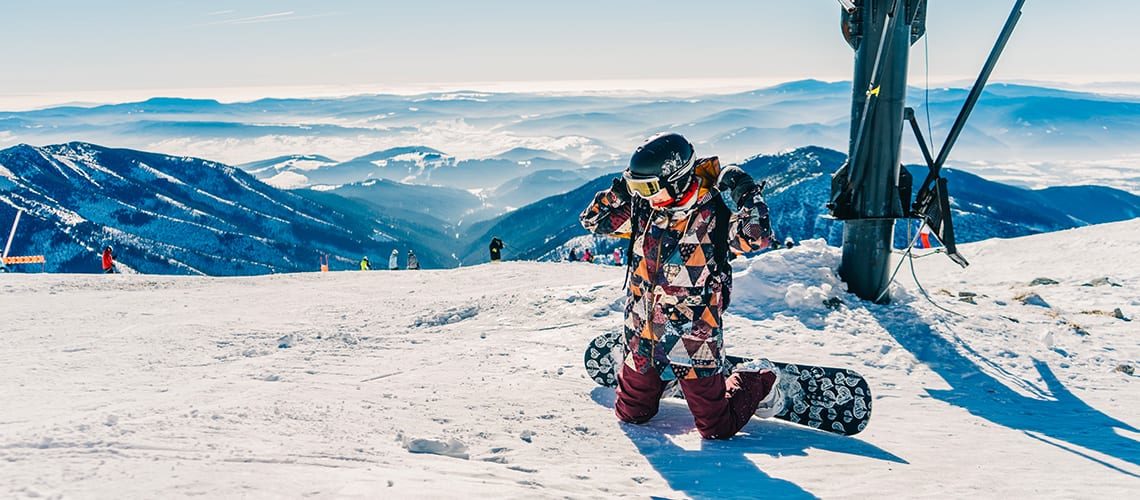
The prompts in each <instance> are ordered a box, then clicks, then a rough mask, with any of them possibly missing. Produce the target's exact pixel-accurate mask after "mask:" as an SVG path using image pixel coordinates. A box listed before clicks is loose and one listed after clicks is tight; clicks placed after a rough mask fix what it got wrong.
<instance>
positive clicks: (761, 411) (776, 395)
mask: <svg viewBox="0 0 1140 500" xmlns="http://www.w3.org/2000/svg"><path fill="white" fill-rule="evenodd" d="M733 372H734V373H742V372H743V373H757V374H760V376H761V384H760V385H761V390H767V392H766V393H765V394H764V397H763V399H761V400H760V404H759V405H758V406H757V407H756V412H755V413H754V414H755V415H756V416H757V417H760V418H771V417H774V416H776V415H777V414H779V413H780V412H781V411H783V410H784V399H785V398H784V391H783V390H781V389H780V370H779V369H777V368H776V366H775V365H773V364H772V362H771V361H768V360H767V359H765V358H756V359H754V360H752V361H749V362H747V363H744V364H742V365H737V366H736V368H735V369H733Z"/></svg>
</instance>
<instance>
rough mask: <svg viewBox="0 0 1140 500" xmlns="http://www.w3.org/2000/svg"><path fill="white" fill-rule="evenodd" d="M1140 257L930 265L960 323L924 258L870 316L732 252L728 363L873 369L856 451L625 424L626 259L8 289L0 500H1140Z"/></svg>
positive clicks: (753, 427) (818, 281)
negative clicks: (621, 352)
mask: <svg viewBox="0 0 1140 500" xmlns="http://www.w3.org/2000/svg"><path fill="white" fill-rule="evenodd" d="M1137 245H1140V220H1135V221H1130V222H1124V223H1117V224H1110V225H1102V226H1093V227H1087V228H1082V229H1077V230H1072V231H1066V232H1060V233H1053V234H1046V235H1038V236H1033V237H1028V238H1022V239H1015V240H991V241H985V242H980V243H977V244H970V245H963V246H962V252H963V253H964V254H965V255H966V256H967V258H969V259H970V261H971V262H972V263H973V265H972V266H971V267H969V268H967V269H966V270H961V269H960V268H958V267H957V266H956V265H954V264H953V263H951V262H949V260H947V259H945V257H943V256H933V257H930V258H922V259H919V260H918V261H917V265H916V271H917V275H918V277H919V278H920V279H921V281H922V283H923V285H924V286H925V289H926V290H927V291H929V292H930V294H931V296H932V298H933V300H934V301H936V302H937V303H938V304H939V305H940V306H941V307H944V308H946V309H948V310H951V311H954V312H953V313H951V312H947V311H944V310H942V309H939V308H938V307H935V306H934V305H933V304H931V303H930V302H927V301H926V299H925V298H923V297H922V294H921V293H920V291H919V290H918V289H917V288H916V287H915V285H914V283H913V280H912V279H911V278H910V273H909V269H907V268H905V267H904V270H903V272H900V274H899V275H900V279H899V282H898V284H896V285H894V286H893V287H892V291H891V293H892V297H893V299H894V302H893V304H891V305H882V306H880V305H872V304H869V303H866V302H862V301H859V300H856V299H854V298H853V297H852V296H849V295H847V294H846V293H844V292H843V285H842V283H841V282H839V281H838V280H837V278H836V276H835V272H834V266H835V265H836V263H837V262H838V259H839V250H838V249H836V248H830V247H826V246H824V245H823V244H822V243H820V242H810V241H809V242H805V243H804V244H803V245H801V246H799V247H796V248H794V249H791V250H779V251H774V252H770V253H767V254H763V255H760V256H758V257H755V258H753V259H750V260H739V261H738V262H736V263H735V265H736V268H737V270H738V273H737V276H736V281H735V282H736V288H735V289H734V292H733V299H732V300H733V302H732V305H731V307H730V311H732V312H733V314H731V315H729V316H728V317H727V318H726V321H725V323H726V325H725V327H726V334H725V335H726V340H727V344H728V350H729V352H730V353H735V354H740V355H746V356H756V355H765V356H768V357H770V358H772V359H777V360H785V361H799V362H804V363H817V364H824V365H829V366H844V367H850V368H853V369H855V370H857V371H859V372H860V373H862V374H863V375H864V376H866V377H867V378H868V380H869V381H870V382H871V384H872V388H873V390H874V392H875V401H874V404H875V406H874V416H873V418H872V420H871V423H870V425H869V427H868V429H867V430H866V431H865V432H864V433H862V434H860V435H858V436H855V437H850V438H844V437H838V436H833V435H830V434H826V433H820V432H817V431H813V430H810V429H804V428H799V427H796V426H792V425H789V424H785V423H782V422H773V421H762V420H760V419H753V421H752V422H751V423H750V424H749V425H748V426H747V427H746V428H745V429H744V432H743V433H742V434H741V435H739V436H737V437H736V438H734V439H733V440H731V441H727V442H703V441H701V440H700V438H699V436H698V435H697V433H696V432H695V430H694V429H693V424H692V420H691V417H690V415H689V413H688V410H687V408H686V407H685V406H684V404H683V402H677V401H667V402H665V403H663V405H662V411H661V413H660V414H659V415H658V417H657V418H656V419H654V420H653V421H652V422H650V423H649V424H647V425H644V426H632V425H624V424H619V423H618V422H617V421H616V420H615V418H614V417H613V414H612V403H613V391H611V390H608V389H603V388H598V387H595V385H594V384H593V382H592V381H590V380H589V379H587V378H585V377H584V375H583V369H582V366H581V364H582V352H583V348H584V345H585V344H586V342H587V341H588V340H589V339H591V338H592V337H594V336H596V335H598V334H600V333H603V332H606V331H612V330H615V329H617V328H620V324H621V313H620V311H618V310H616V309H620V305H621V303H622V300H621V298H622V296H623V291H622V278H623V276H622V272H621V270H620V269H619V268H615V267H611V266H598V265H590V264H582V263H533V262H528V263H517V262H506V263H501V264H497V265H482V266H474V267H466V268H460V269H455V270H448V271H419V272H412V271H396V272H389V271H373V272H334V273H310V274H292V275H271V276H261V277H256V278H206V277H165V276H145V275H129V276H128V275H115V276H80V275H70V276H67V275H30V274H17V275H0V299H2V303H3V304H4V319H5V323H4V324H5V345H4V348H3V349H0V394H3V399H4V405H3V411H0V464H3V465H0V496H5V497H11V496H19V497H23V496H37V495H38V496H52V495H63V496H83V497H87V496H95V497H129V498H136V497H151V498H152V497H173V496H190V495H195V496H198V495H202V496H206V497H225V496H234V495H245V496H256V497H265V496H289V497H295V496H301V495H308V496H320V497H346V496H356V497H387V498H406V497H433V498H439V497H459V496H461V497H480V498H492V497H493V498H503V497H511V498H515V497H526V498H535V497H542V498H549V497H575V498H577V497H594V498H602V497H605V498H610V497H617V496H635V497H641V498H644V497H651V496H655V497H667V498H680V497H694V498H756V497H778V498H784V497H797V498H798V497H812V496H818V497H825V498H833V497H843V498H859V497H885V498H913V497H946V496H954V497H959V496H960V497H982V498H995V497H996V498H1000V497H1009V498H1023V497H1027V496H1033V497H1051V498H1072V497H1081V498H1089V497H1122V498H1124V497H1132V496H1135V492H1136V491H1137V487H1138V486H1140V441H1138V440H1140V430H1137V428H1136V426H1137V425H1140V395H1138V392H1137V390H1136V384H1137V383H1140V381H1138V380H1137V378H1136V376H1135V375H1134V374H1129V373H1127V371H1129V370H1128V369H1127V368H1124V367H1131V371H1132V372H1133V373H1135V368H1136V367H1137V365H1138V364H1140V342H1138V341H1137V340H1136V336H1135V335H1136V334H1135V326H1134V325H1136V324H1137V323H1136V322H1135V321H1126V320H1124V319H1119V318H1117V317H1115V311H1114V310H1115V309H1121V315H1122V316H1124V317H1125V318H1136V317H1137V316H1140V292H1138V289H1140V265H1138V264H1140V262H1138V261H1140V257H1136V256H1135V255H1136V253H1135V252H1134V251H1133V249H1134V248H1136V247H1137ZM904 277H905V279H904ZM1037 278H1047V280H1037ZM1035 280H1037V281H1036V283H1037V284H1031V283H1033V282H1034V281H1035ZM1048 280H1053V281H1056V282H1057V283H1055V284H1049V281H1048ZM1086 285H1087V286H1086ZM1114 285H1119V286H1114ZM1028 294H1036V295H1038V296H1039V297H1040V298H1041V299H1042V300H1043V301H1044V302H1045V303H1046V304H1047V305H1048V306H1047V307H1044V306H1037V305H1025V304H1022V303H1021V302H1019V301H1018V300H1017V299H1016V297H1019V296H1027V295H1028ZM832 299H834V300H832ZM965 299H969V301H966V300H965ZM823 301H828V302H830V303H831V305H830V306H826V305H822V302H823ZM971 302H972V303H971ZM615 306H616V307H615ZM1082 332H1083V333H1082ZM283 346H284V347H283Z"/></svg>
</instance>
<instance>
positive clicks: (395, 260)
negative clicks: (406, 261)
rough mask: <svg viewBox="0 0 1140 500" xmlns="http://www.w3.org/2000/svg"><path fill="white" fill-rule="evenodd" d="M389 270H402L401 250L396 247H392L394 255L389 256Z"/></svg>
mask: <svg viewBox="0 0 1140 500" xmlns="http://www.w3.org/2000/svg"><path fill="white" fill-rule="evenodd" d="M388 270H389V271H399V270H400V251H399V250H396V249H395V248H393V249H392V256H391V257H388Z"/></svg>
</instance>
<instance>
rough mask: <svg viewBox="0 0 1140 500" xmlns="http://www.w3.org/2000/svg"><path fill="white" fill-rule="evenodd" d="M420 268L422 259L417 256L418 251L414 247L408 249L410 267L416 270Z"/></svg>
mask: <svg viewBox="0 0 1140 500" xmlns="http://www.w3.org/2000/svg"><path fill="white" fill-rule="evenodd" d="M419 268H420V259H418V258H416V253H415V252H413V251H412V249H410V248H409V249H408V269H410V270H412V271H416V270H418V269H419Z"/></svg>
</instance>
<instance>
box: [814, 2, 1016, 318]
mask: <svg viewBox="0 0 1140 500" xmlns="http://www.w3.org/2000/svg"><path fill="white" fill-rule="evenodd" d="M839 3H840V4H841V5H842V6H843V14H842V23H841V27H842V30H843V36H844V38H846V40H847V43H848V44H850V45H851V47H852V48H853V49H855V77H854V96H853V99H852V105H851V142H850V145H849V151H848V161H847V164H845V165H844V166H843V167H842V168H841V169H840V170H839V171H838V172H837V173H836V174H835V176H834V177H833V178H832V185H831V202H830V203H829V204H828V207H829V208H830V209H831V214H832V216H834V217H835V218H837V219H840V220H843V221H844V226H843V260H842V263H841V264H840V268H839V274H840V276H841V277H842V278H843V280H844V281H846V282H847V285H848V288H849V290H850V291H851V292H854V293H855V294H856V295H858V296H859V297H861V298H863V299H866V300H874V301H879V302H885V301H887V300H889V297H888V296H887V294H886V290H887V286H888V285H889V284H890V283H889V281H890V276H889V274H890V257H891V250H892V246H893V245H892V241H893V239H894V225H895V220H896V219H904V218H914V219H920V220H923V221H924V222H925V223H926V224H927V225H928V226H930V228H931V229H932V230H933V232H934V234H935V235H936V236H937V237H938V239H939V241H941V242H942V244H943V246H944V247H945V248H946V252H947V254H948V255H949V256H950V258H951V259H953V260H954V261H955V262H957V263H958V264H960V265H962V266H963V267H965V266H966V265H968V262H966V259H965V258H963V257H962V256H961V255H959V254H958V251H957V248H956V246H955V244H954V229H953V224H952V221H951V219H950V203H949V195H948V193H947V191H946V180H945V179H944V178H942V177H941V175H940V172H941V168H942V166H943V164H944V163H945V161H946V158H947V156H948V155H949V153H950V150H951V149H952V148H953V147H954V144H955V142H956V141H957V139H958V136H959V135H960V134H961V132H962V129H963V128H964V126H965V124H966V120H967V119H968V118H969V115H970V112H971V111H972V110H973V108H974V105H975V104H977V101H978V98H979V97H981V93H982V90H984V89H985V85H986V82H987V81H988V80H989V76H990V74H991V73H992V71H993V68H994V66H995V65H996V64H997V60H998V58H999V57H1000V56H1001V53H1002V51H1003V50H1004V49H1005V45H1006V42H1007V41H1008V40H1009V37H1010V36H1011V35H1012V33H1013V28H1014V27H1015V26H1016V25H1017V21H1018V20H1019V19H1020V17H1021V8H1022V6H1023V5H1024V3H1025V0H1016V4H1015V6H1014V8H1013V12H1012V13H1011V14H1010V17H1009V19H1008V20H1007V22H1006V25H1005V28H1004V29H1003V30H1002V34H1001V36H1000V37H999V39H998V42H997V44H996V45H995V46H994V49H993V51H992V52H991V53H990V57H989V60H987V61H986V64H985V67H984V68H983V69H982V72H981V74H980V75H979V76H978V80H977V81H976V82H975V83H974V87H973V88H972V89H971V91H970V94H969V97H967V99H966V103H965V105H964V106H963V108H962V111H961V112H960V113H959V115H958V119H957V120H956V121H955V123H954V126H953V127H952V128H951V130H950V131H949V132H948V134H947V139H946V143H945V144H944V145H943V146H942V149H941V150H940V152H939V154H938V156H937V158H934V157H933V156H932V155H931V153H930V147H929V146H928V145H927V143H926V139H925V138H923V137H922V133H921V130H920V129H919V128H918V123H917V121H915V119H914V111H913V110H912V109H910V108H907V107H906V93H907V70H908V66H909V59H910V47H911V45H913V44H914V43H915V42H917V41H918V40H920V39H921V38H922V37H923V36H924V35H925V34H926V6H927V0H839ZM907 122H909V124H910V126H911V129H912V131H913V132H914V133H915V136H916V138H917V139H918V142H919V145H920V146H921V149H922V152H923V155H924V157H925V159H926V163H927V166H928V167H929V169H930V173H929V175H928V176H927V178H926V179H925V180H924V181H923V183H922V187H921V188H920V189H919V191H918V193H917V196H915V199H914V201H913V203H912V201H911V193H912V187H913V181H912V179H911V176H910V174H909V173H907V171H906V169H904V168H902V164H901V162H900V154H901V148H902V136H903V125H904V123H907Z"/></svg>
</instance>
